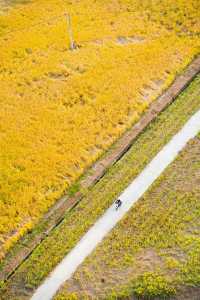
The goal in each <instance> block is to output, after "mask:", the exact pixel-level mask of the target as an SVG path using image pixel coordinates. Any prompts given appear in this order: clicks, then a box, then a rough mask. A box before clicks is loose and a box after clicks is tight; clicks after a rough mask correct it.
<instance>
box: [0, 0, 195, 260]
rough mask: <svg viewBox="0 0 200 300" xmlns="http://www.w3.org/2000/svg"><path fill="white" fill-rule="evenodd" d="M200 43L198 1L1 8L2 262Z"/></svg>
mask: <svg viewBox="0 0 200 300" xmlns="http://www.w3.org/2000/svg"><path fill="white" fill-rule="evenodd" d="M5 2H6V1H5ZM17 2H20V1H17ZM0 3H1V2H0ZM0 5H1V4H0ZM66 13H69V14H70V16H71V19H72V27H73V34H74V39H75V42H76V45H77V48H76V50H73V51H71V50H69V40H68V31H67V22H66V16H65V14H66ZM199 36H200V3H199V1H198V0H191V1H187V0H179V1H173V0H166V1H158V0H153V1H148V0H144V1H142V2H141V1H139V0H132V1H130V0H121V1H120V0H111V1H102V0H98V1H92V0H82V1H64V0H49V1H46V0H40V1H39V0H32V1H30V2H29V1H25V3H24V4H23V5H22V4H21V5H20V4H17V5H14V6H13V7H10V8H9V9H8V10H3V9H2V12H1V13H0V145H1V151H0V214H1V218H0V234H1V237H0V243H1V245H2V247H1V249H2V250H1V256H2V257H3V255H4V254H5V253H6V251H7V250H8V249H9V248H10V246H11V245H12V244H13V243H15V242H16V241H17V240H18V239H19V237H20V236H21V235H23V234H24V232H25V231H26V230H27V229H30V228H31V227H32V226H33V224H34V223H35V222H36V221H37V220H38V219H39V217H41V216H42V214H43V213H44V212H46V211H47V210H48V208H49V207H50V206H51V205H52V204H53V203H55V201H56V199H58V198H59V197H60V196H61V195H62V194H63V193H64V192H65V191H66V190H67V188H68V187H69V186H70V184H72V183H73V182H74V181H75V180H76V179H77V178H78V177H79V176H80V175H81V174H82V173H83V171H84V170H85V169H86V168H87V167H89V166H90V165H91V164H92V163H93V162H94V161H95V160H96V159H97V158H98V157H99V156H100V155H101V154H102V153H103V151H105V150H106V149H108V147H109V146H110V145H111V144H112V143H113V142H114V141H115V140H116V139H117V138H118V137H119V136H120V135H121V134H122V133H123V132H124V131H125V130H126V129H128V128H129V127H130V126H131V125H132V124H134V123H135V122H136V121H137V120H138V119H139V118H140V116H141V114H142V113H143V112H144V111H145V110H146V108H147V107H148V106H149V104H150V103H151V102H152V101H153V100H154V99H155V98H156V97H157V96H158V95H159V94H160V93H161V91H162V90H163V89H165V88H166V87H167V86H169V84H170V83H171V82H172V81H173V80H174V78H175V76H176V74H177V73H178V72H181V70H182V69H183V68H184V67H185V66H186V65H187V64H188V63H189V62H190V61H191V60H192V58H193V57H194V56H195V55H197V54H198V53H199V52H200V38H199Z"/></svg>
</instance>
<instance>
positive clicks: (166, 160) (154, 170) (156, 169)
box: [31, 110, 200, 300]
mask: <svg viewBox="0 0 200 300" xmlns="http://www.w3.org/2000/svg"><path fill="white" fill-rule="evenodd" d="M198 132H200V110H199V111H198V112H197V113H195V114H194V115H193V116H192V117H191V118H190V119H189V121H188V122H187V123H186V124H185V125H184V127H183V128H182V129H181V130H180V131H179V132H178V133H177V134H176V135H175V136H174V137H173V138H172V139H171V140H170V141H169V143H168V144H166V145H165V146H164V147H163V148H162V150H161V151H160V152H159V153H158V154H157V155H156V156H155V157H154V158H153V159H152V161H151V162H150V163H149V164H148V165H147V166H146V168H145V169H144V170H143V171H142V172H141V173H140V174H139V175H138V176H137V177H136V178H135V179H134V180H133V182H132V183H131V184H130V185H129V186H128V187H127V188H126V189H125V190H124V192H123V193H122V194H121V195H120V196H119V198H120V199H121V200H122V201H123V204H122V206H121V207H120V209H119V210H118V211H116V210H115V206H114V205H112V206H111V207H110V208H108V210H107V211H106V212H105V214H104V215H103V216H102V217H101V218H100V219H99V220H97V222H96V223H95V224H94V225H93V226H92V227H91V228H90V230H89V231H88V232H87V233H86V234H85V235H84V236H83V237H82V239H81V240H80V241H79V242H78V244H77V245H76V246H75V247H74V248H73V249H72V250H71V252H69V254H68V255H67V256H66V257H65V258H64V259H63V260H62V261H61V262H60V264H59V265H58V266H57V267H56V268H55V269H54V271H53V272H52V273H51V274H50V275H49V277H48V278H47V279H46V280H45V281H44V283H43V284H42V285H41V286H40V287H39V288H38V289H37V290H36V292H35V294H34V295H33V297H32V298H31V300H41V299H42V300H50V299H52V297H53V296H54V295H55V293H56V292H57V290H58V289H59V287H60V286H61V285H62V284H63V283H64V282H65V281H66V280H67V279H69V278H70V277H71V276H72V275H73V273H74V272H75V271H76V269H77V267H78V266H79V265H80V264H81V263H82V262H83V261H84V259H85V258H86V257H87V256H88V255H89V254H90V253H91V252H92V251H93V250H94V249H95V247H96V246H97V245H98V243H100V242H101V241H102V239H103V238H104V237H105V236H106V235H107V234H108V233H109V231H110V230H111V229H112V228H113V227H114V226H115V225H116V224H117V222H119V220H121V218H122V217H123V216H124V215H125V214H126V213H127V211H128V210H129V209H130V208H131V207H132V205H133V204H134V203H135V202H136V201H137V200H138V199H139V198H140V197H141V196H142V195H143V194H144V193H145V192H146V191H147V189H148V188H149V187H150V186H151V184H152V183H153V182H154V181H155V180H156V179H157V178H158V177H159V176H160V174H161V173H162V172H163V171H164V170H165V169H166V167H167V166H168V165H169V164H170V163H171V162H172V161H173V160H174V159H175V158H176V156H177V155H178V153H179V152H180V151H181V150H182V149H183V148H184V147H185V145H186V144H187V142H188V141H189V140H190V139H192V138H194V137H195V136H196V135H197V134H198ZM85 217H87V216H85Z"/></svg>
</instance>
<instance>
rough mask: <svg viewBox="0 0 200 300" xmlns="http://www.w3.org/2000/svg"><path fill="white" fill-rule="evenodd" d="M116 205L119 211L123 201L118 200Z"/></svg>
mask: <svg viewBox="0 0 200 300" xmlns="http://www.w3.org/2000/svg"><path fill="white" fill-rule="evenodd" d="M115 204H116V209H118V208H119V207H120V206H121V205H122V201H121V200H120V199H117V200H116V201H115Z"/></svg>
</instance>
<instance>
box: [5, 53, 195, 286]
mask: <svg viewBox="0 0 200 300" xmlns="http://www.w3.org/2000/svg"><path fill="white" fill-rule="evenodd" d="M198 73H200V55H199V56H198V57H197V58H195V59H194V60H193V61H192V62H191V63H190V64H189V65H188V66H187V67H186V69H185V70H184V71H183V72H182V73H181V74H180V75H178V76H177V78H176V79H175V80H174V82H173V83H172V85H171V86H170V87H169V88H168V89H167V90H166V91H164V92H163V93H162V95H161V96H160V97H158V98H157V100H155V101H154V102H153V103H152V104H151V105H150V107H149V109H147V111H146V112H145V113H144V115H143V116H142V117H141V118H140V120H139V121H138V122H137V123H136V124H135V125H133V127H132V128H131V129H129V130H128V131H126V132H125V133H124V134H123V135H122V137H121V138H119V139H118V141H117V142H115V143H114V146H112V148H111V149H110V150H108V152H107V153H106V154H105V155H104V156H103V157H102V158H100V159H99V160H98V161H97V162H96V163H94V165H93V166H91V167H90V168H89V170H88V171H86V176H85V177H83V179H82V180H80V182H79V184H80V187H81V188H83V189H88V188H91V187H92V186H93V185H94V184H96V183H97V182H98V181H99V180H100V179H101V178H102V177H103V176H104V174H105V173H106V171H107V170H108V168H110V167H111V166H112V165H114V164H115V163H116V162H117V161H118V160H119V159H120V158H121V157H122V156H123V155H124V154H125V153H126V152H127V151H128V149H129V148H130V147H131V146H132V144H133V142H134V141H135V139H136V138H137V137H138V136H139V135H140V134H141V133H142V132H143V131H144V130H145V128H146V127H147V126H148V125H149V124H150V123H151V122H152V121H154V120H155V119H156V117H157V116H158V115H159V114H160V113H161V112H162V111H163V110H164V109H165V108H167V107H168V106H169V105H170V104H171V103H172V102H173V101H174V100H175V99H176V97H177V96H178V95H179V94H180V93H181V92H182V91H183V90H184V89H185V88H186V87H187V86H188V85H189V84H190V82H191V81H192V80H193V79H194V77H195V76H196V75H197V74H198ZM83 196H84V195H83V194H82V193H81V192H80V191H78V192H76V193H75V194H74V195H73V196H72V197H69V196H67V195H66V196H63V197H62V198H60V199H59V200H58V201H57V202H56V203H55V204H54V206H53V207H52V208H50V210H49V211H48V212H47V213H46V214H45V215H44V216H43V218H42V219H41V220H40V221H39V222H38V224H36V226H35V227H37V226H39V225H40V224H43V225H44V224H46V223H47V224H46V225H45V226H44V227H45V230H43V231H42V232H39V233H38V234H37V235H35V236H34V237H33V238H32V239H31V240H30V242H28V244H26V243H25V242H24V243H23V241H24V240H25V239H26V235H25V236H24V237H23V238H22V239H21V240H19V242H18V243H17V244H20V243H21V245H20V249H19V250H17V251H16V252H14V254H13V253H12V249H11V251H10V252H8V254H7V256H6V257H5V259H4V264H2V268H1V274H0V280H2V281H6V280H8V279H9V278H10V277H11V276H12V275H13V274H14V273H15V271H16V270H17V269H18V268H19V267H20V265H21V264H22V263H23V262H24V261H25V260H26V259H27V258H28V257H29V256H30V255H31V253H32V252H33V251H34V250H35V249H36V248H37V246H38V245H39V244H40V243H41V242H42V241H43V240H44V239H45V238H46V237H47V236H48V235H49V233H50V232H51V231H52V230H53V229H54V228H56V227H57V226H58V225H59V224H60V223H61V222H62V220H63V219H64V217H65V215H66V213H68V212H69V211H71V210H72V209H73V208H74V207H75V206H76V205H77V204H78V203H79V202H80V201H81V199H82V197H83ZM17 244H16V245H17Z"/></svg>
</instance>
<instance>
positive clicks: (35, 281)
mask: <svg viewBox="0 0 200 300" xmlns="http://www.w3.org/2000/svg"><path fill="white" fill-rule="evenodd" d="M199 84H200V76H198V77H197V78H196V79H195V80H194V81H193V82H192V83H191V85H190V86H189V87H188V88H187V90H186V91H185V92H183V93H182V94H181V95H180V96H179V97H178V98H177V99H176V101H175V102H174V103H173V104H172V105H170V106H169V107H168V108H167V109H166V110H165V111H164V112H163V113H162V114H160V116H159V117H158V118H157V119H156V121H154V122H152V123H151V124H150V126H149V127H148V128H147V129H146V130H145V132H144V133H143V134H141V135H140V136H139V137H138V139H137V140H136V141H135V143H134V144H133V146H132V147H131V149H130V150H129V151H128V152H127V153H126V155H125V156H124V157H123V158H122V159H121V160H120V161H118V162H117V163H116V164H115V165H114V166H113V167H111V168H110V169H109V171H108V172H107V174H106V175H105V176H104V177H103V178H102V180H101V181H99V182H98V183H97V184H96V185H95V186H94V187H93V188H92V189H91V190H90V191H89V192H88V193H87V194H86V195H85V197H84V199H83V200H82V201H81V203H80V204H79V205H78V206H77V207H76V208H75V209H74V210H73V211H71V212H70V213H68V214H67V216H66V217H65V219H64V221H63V222H62V223H61V224H60V225H59V226H58V227H57V228H56V229H55V230H54V231H53V232H52V233H51V234H50V236H49V237H48V238H47V239H46V240H44V241H43V242H42V243H41V244H40V246H39V247H38V248H37V249H36V250H35V251H34V252H33V253H32V255H31V256H30V257H29V259H28V260H27V261H26V262H25V263H24V264H23V265H22V266H21V267H20V268H19V269H18V271H17V272H16V273H15V274H14V276H13V277H11V279H10V280H9V281H8V282H7V284H6V285H4V286H3V288H2V293H1V294H0V296H1V299H6V300H8V299H20V300H21V299H26V297H27V298H28V296H30V294H31V293H32V291H33V290H34V289H35V288H36V287H37V286H38V285H39V284H40V283H41V282H42V280H43V279H44V278H45V277H46V276H47V275H48V274H49V272H50V271H51V270H52V269H53V268H54V267H55V266H56V265H57V264H58V263H59V262H60V261H61V259H62V258H63V257H64V256H65V255H66V254H67V253H68V252H69V251H70V250H71V249H72V248H73V247H74V246H75V244H76V243H77V242H78V240H79V239H80V238H81V237H82V235H83V234H84V233H85V232H86V231H87V230H88V229H89V228H90V227H91V226H92V225H93V224H94V223H95V221H96V220H97V218H98V217H99V216H101V215H102V214H103V212H104V211H105V209H106V208H107V207H109V206H110V204H111V203H112V202H113V201H114V199H115V198H116V197H117V196H118V195H119V194H120V193H121V191H122V190H123V189H124V188H126V186H127V185H128V184H129V183H130V182H131V181H132V180H133V179H134V178H135V177H136V176H137V175H138V174H139V173H140V172H141V171H142V169H143V168H144V167H145V165H146V164H147V163H148V162H149V161H150V160H151V159H152V158H153V157H154V156H155V154H156V153H157V152H158V151H159V150H160V149H161V148H162V147H163V146H164V145H165V144H166V143H167V142H168V141H169V140H170V138H171V137H172V136H173V135H174V134H175V133H176V132H177V131H178V130H179V129H180V128H181V127H182V126H183V124H184V123H185V122H186V121H187V120H188V119H189V118H190V116H191V115H192V114H194V112H196V111H197V110H198V109H199V108H200V93H199V88H198V87H199Z"/></svg>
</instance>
